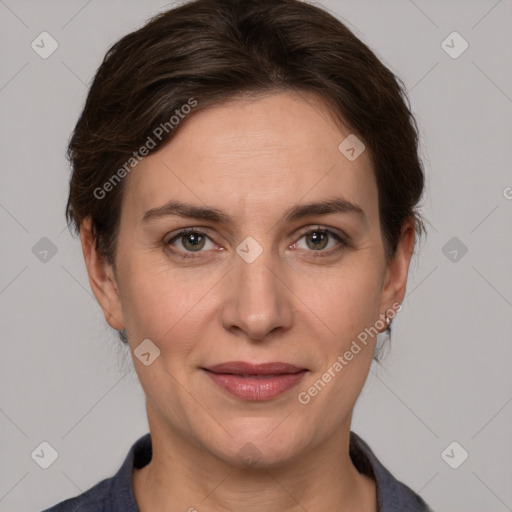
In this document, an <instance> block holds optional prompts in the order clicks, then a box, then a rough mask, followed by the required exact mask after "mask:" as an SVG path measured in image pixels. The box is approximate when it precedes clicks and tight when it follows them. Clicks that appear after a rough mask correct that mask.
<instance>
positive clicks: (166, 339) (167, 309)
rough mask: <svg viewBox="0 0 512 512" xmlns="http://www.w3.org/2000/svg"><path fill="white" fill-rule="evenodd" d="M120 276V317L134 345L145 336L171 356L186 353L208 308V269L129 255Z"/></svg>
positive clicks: (206, 314)
mask: <svg viewBox="0 0 512 512" xmlns="http://www.w3.org/2000/svg"><path fill="white" fill-rule="evenodd" d="M120 270H121V268H120ZM120 275H122V283H123V286H122V290H121V292H122V293H121V302H122V308H123V317H124V320H125V324H126V329H127V331H128V334H129V336H130V337H131V339H132V340H133V344H134V346H136V345H137V344H138V343H140V342H141V341H142V340H144V339H146V338H148V339H150V340H151V341H153V342H154V343H155V344H156V345H157V346H159V347H160V348H163V347H164V346H165V350H166V352H169V353H172V354H173V355H176V354H177V353H183V354H186V353H188V352H189V351H190V350H191V349H192V348H193V346H194V345H195V344H196V343H197V340H198V338H199V336H200V333H201V330H202V328H203V325H201V322H203V324H204V322H205V318H207V316H208V314H209V311H210V309H211V300H212V299H211V295H213V294H211V293H210V294H209V293H208V291H209V290H211V289H212V287H213V286H214V284H215V282H214V280H213V278H212V275H211V272H210V273H209V275H207V274H206V273H205V272H204V271H202V270H197V269H195V270H193V271H192V270H188V271H184V270H183V269H175V268H174V269H172V268H170V267H169V265H168V264H163V263H161V262H158V263H155V259H152V260H151V261H149V259H148V260H145V259H144V258H143V257H133V258H132V259H131V260H129V261H128V260H127V261H125V262H124V265H123V267H122V274H121V273H120Z"/></svg>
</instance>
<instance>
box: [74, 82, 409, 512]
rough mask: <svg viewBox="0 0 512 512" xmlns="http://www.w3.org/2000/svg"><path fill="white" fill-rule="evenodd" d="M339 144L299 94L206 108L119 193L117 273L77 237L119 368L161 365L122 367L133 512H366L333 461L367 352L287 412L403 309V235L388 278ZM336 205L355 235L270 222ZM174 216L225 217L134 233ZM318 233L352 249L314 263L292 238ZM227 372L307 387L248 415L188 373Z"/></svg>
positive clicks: (309, 249) (364, 188) (304, 222)
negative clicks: (137, 417) (136, 464)
mask: <svg viewBox="0 0 512 512" xmlns="http://www.w3.org/2000/svg"><path fill="white" fill-rule="evenodd" d="M350 133H351V132H350V130H349V129H348V128H346V127H342V126H340V125H339V123H336V122H335V121H334V120H333V119H332V117H331V116H330V115H329V112H328V110H327V107H326V106H325V105H324V104H323V103H322V102H321V100H319V99H317V98H316V97H314V96H313V95H310V94H301V95H300V96H298V95H296V94H295V93H292V92H280V93H273V94H267V95H260V96H257V97H253V98H249V99H247V98H246V99H243V98H239V99H237V100H233V101H230V102H228V103H224V104H222V105H217V106H213V107H210V108H208V109H206V110H203V111H199V112H197V113H195V114H194V115H191V116H190V117H189V119H187V120H186V122H185V123H184V124H183V126H182V130H181V131H180V132H179V133H178V134H177V136H176V137H175V138H174V139H173V140H172V141H171V142H170V143H169V144H167V145H166V146H165V147H163V148H162V149H161V150H159V151H158V152H156V153H154V154H152V155H149V156H148V157H146V158H145V159H144V160H143V161H142V162H141V163H140V164H139V165H138V166H137V167H136V168H135V169H134V171H132V173H131V174H130V175H129V176H128V177H127V178H126V183H125V186H126V188H125V191H124V194H125V195H124V198H123V205H122V211H121V224H120V231H119V237H118V241H117V243H118V246H117V247H118V250H117V257H116V261H115V269H114V268H112V267H111V266H110V265H108V264H107V263H106V262H105V260H103V259H102V258H101V257H100V256H99V255H98V253H97V252H96V251H95V249H94V244H93V241H94V239H93V236H92V234H91V229H90V222H89V220H86V221H85V222H84V224H83V226H82V230H81V240H82V246H83V253H84V258H85V261H86V265H87V270H88V274H89V278H90V283H91V287H92V290H93V292H94V294H95V296H96V298H97V300H98V302H99V304H100V306H101V308H102V310H103V312H104V314H105V318H106V319H107V321H108V322H109V324H110V325H111V326H112V327H113V328H115V329H122V328H126V330H127V333H128V337H129V343H130V348H131V350H132V354H133V350H135V348H136V347H137V346H138V345H139V344H140V343H141V342H142V340H144V339H150V340H151V341H152V342H153V343H154V344H155V345H156V346H157V347H158V348H159V350H160V356H159V357H157V358H156V359H155V360H154V362H153V363H151V364H150V365H149V366H145V365H144V364H142V363H141V361H139V359H138V358H137V357H133V364H134V367H135V370H136V372H137V374H138V377H139V380H140V383H141V386H142V388H143V390H144V392H145V395H146V408H147V414H148V422H149V427H150V432H151V437H152V443H153V458H152V460H151V462H150V463H149V464H148V465H147V466H145V467H144V468H143V469H140V470H135V471H134V473H133V483H134V493H135V497H136V501H137V503H138V505H139V508H140V510H141V511H142V512H149V511H152V512H159V511H162V512H163V511H166V512H169V511H171V512H173V511H186V510H194V508H195V509H196V510H197V511H199V512H201V511H204V510H211V511H213V510H215V511H224V510H239V509H240V505H242V509H243V510H244V511H246V512H253V511H258V512H259V511H261V510H265V511H266V512H283V511H299V510H301V511H303V510H304V509H305V510H308V511H309V512H315V511H322V510H337V511H341V512H345V511H347V512H348V511H356V510H357V511H360V510H365V511H372V510H373V511H377V499H376V486H375V482H374V481H373V479H370V478H368V477H366V476H363V475H362V474H360V473H359V472H358V471H357V469H356V468H355V466H354V465H353V464H352V461H351V459H350V457H349V451H348V448H349V433H350V423H351V418H352V411H353V408H354V405H355V403H356V400H357V398H358V396H359V394H360V392H361V390H362V387H363V385H364V382H365V380H366V378H367V376H368V372H369V368H370V364H371V360H372V356H373V353H374V348H375V341H376V337H374V338H373V339H372V338H370V339H369V342H368V344H367V346H366V347H363V349H362V350H361V351H360V352H359V353H358V354H357V355H355V356H354V358H353V359H352V361H350V363H349V364H348V365H347V366H346V367H344V369H343V370H342V372H340V373H339V374H337V375H336V377H334V378H332V380H331V381H330V382H329V383H328V384H327V385H326V386H325V388H324V389H323V390H322V391H321V392H320V393H318V395H317V396H315V397H314V398H312V400H311V402H310V403H309V404H307V405H304V404H301V403H300V402H299V401H298V394H299V392H301V391H307V390H308V388H309V387H310V386H312V384H313V383H314V382H315V381H317V380H318V379H319V378H321V376H322V374H323V373H325V371H326V370H327V368H329V367H330V366H332V364H333V363H334V362H335V361H336V359H337V357H338V356H339V355H342V354H344V353H345V352H346V351H347V350H348V349H349V347H350V344H351V342H352V340H354V339H356V338H357V335H358V334H359V333H361V332H362V331H363V330H364V329H365V328H368V327H370V326H374V325H375V323H376V321H377V320H378V319H379V318H381V317H380V315H381V314H383V313H385V312H386V311H387V310H389V309H390V308H392V306H393V304H396V303H401V301H402V299H403V297H404V294H405V287H406V281H407V273H408V268H409V263H410V259H411V255H412V251H413V247H414V228H413V223H412V221H411V222H407V223H406V224H405V225H404V229H403V231H402V236H401V240H400V243H399V245H398V248H397V252H396V254H395V257H394V258H393V259H392V260H391V261H390V262H388V261H386V258H385V253H384V246H383V239H382V233H381V230H380V220H379V212H378V194H377V185H376V181H375V178H374V175H373V171H372V162H371V159H370V154H369V151H364V152H363V153H362V154H361V155H360V156H359V157H358V158H357V159H356V160H355V161H353V162H351V161H349V160H348V159H347V158H346V157H345V156H344V155H343V154H342V153H341V152H340V151H339V150H338V146H339V144H340V143H341V141H342V140H344V138H345V137H346V136H347V135H349V134H350ZM333 197H343V198H344V199H346V200H348V201H350V202H352V203H356V204H357V205H359V206H360V207H361V209H362V210H363V211H364V214H365V216H366V221H364V220H362V219H361V218H360V217H358V216H357V215H355V214H353V213H334V214H329V215H319V214H315V215H309V216H308V217H305V218H302V219H299V220H297V221H294V222H288V221H286V220H285V219H284V212H285V211H286V210H287V209H288V208H290V207H292V206H295V205H297V204H303V203H306V202H312V201H321V200H325V199H328V198H333ZM171 199H174V200H180V201H186V202H190V203H192V204H195V205H198V206H203V207H205V206H206V205H207V206H208V207H215V208H218V209H220V210H223V211H224V212H225V213H226V214H228V215H230V216H232V218H233V224H232V225H224V224H218V223H215V222H213V221H205V220H198V219H193V218H182V217H178V216H167V217H163V218H158V219H153V220H151V221H149V222H146V223H144V222H143V221H142V217H143V215H144V213H145V212H146V211H148V210H150V209H152V208H155V207H159V206H162V205H164V204H165V203H167V202H168V201H169V200H171ZM318 226H320V227H321V228H323V229H330V230H331V231H333V232H334V233H336V234H340V235H343V233H345V234H346V235H347V236H348V238H349V245H347V246H340V245H339V244H340V242H339V241H338V240H337V239H336V238H334V237H332V236H330V237H329V238H328V239H327V241H326V242H325V243H324V245H322V244H319V245H320V248H319V249H317V248H315V247H318V245H317V246H315V245H314V244H313V243H312V240H313V241H314V236H313V237H312V236H311V235H308V236H305V235H304V231H306V230H308V229H315V228H318ZM187 227H193V228H197V230H198V231H200V232H201V233H204V234H205V235H206V236H207V238H206V239H205V241H204V245H201V244H200V248H199V252H197V250H196V252H194V246H193V245H192V244H190V243H188V244H187V240H190V239H187V237H185V238H182V237H179V238H178V239H175V240H174V242H173V245H170V244H169V245H168V246H167V247H166V245H165V244H166V242H169V240H171V239H172V238H173V237H174V236H175V235H176V234H177V233H178V231H179V230H180V229H183V228H187ZM317 231H318V230H317ZM248 236H251V237H253V238H254V239H255V240H256V241H257V242H258V243H259V245H260V246H261V247H262V249H263V252H262V254H261V255H260V256H259V257H258V258H257V259H256V260H255V261H254V262H252V263H247V262H246V261H245V260H244V259H242V258H241V257H240V256H239V255H238V254H237V253H236V248H237V246H238V245H239V244H240V243H241V242H242V241H243V240H244V239H245V238H246V237H248ZM308 241H309V245H308ZM317 243H318V242H317ZM184 244H185V245H184ZM336 247H341V250H340V251H337V252H332V250H331V249H333V248H336ZM171 248H174V249H175V251H176V252H175V253H173V252H172V250H171ZM329 250H331V253H330V254H329ZM322 253H323V254H324V256H320V254H322ZM179 254H182V255H183V254H189V255H190V254H192V255H196V256H197V255H199V257H197V258H196V259H185V258H183V257H180V256H179ZM315 256H316V258H315ZM380 330H383V329H380ZM233 360H243V361H248V362H251V363H260V362H269V361H282V362H288V363H291V364H294V365H296V366H298V367H301V368H307V369H308V373H307V374H306V375H305V376H304V378H303V379H302V381H301V382H300V383H299V385H298V386H296V387H294V388H292V389H290V390H288V391H286V392H285V393H284V394H282V395H280V396H278V397H276V398H274V399H271V400H267V401H261V402H247V401H243V400H241V399H238V398H235V397H233V396H231V395H229V394H227V393H226V392H225V391H224V390H222V389H220V388H219V387H218V386H216V384H214V383H213V382H212V381H211V379H210V378H209V377H208V376H207V374H206V373H205V372H204V371H203V370H201V369H200V368H201V367H205V366H211V365H213V364H217V363H221V362H226V361H233ZM248 442H250V443H252V444H253V445H254V446H256V447H257V450H258V453H259V459H258V460H257V462H256V463H255V464H254V465H252V466H247V465H245V464H244V463H243V461H241V460H240V458H239V455H238V453H239V451H240V450H241V449H242V447H243V446H244V445H245V444H246V443H248ZM192 507H194V508H192Z"/></svg>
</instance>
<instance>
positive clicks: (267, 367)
mask: <svg viewBox="0 0 512 512" xmlns="http://www.w3.org/2000/svg"><path fill="white" fill-rule="evenodd" d="M203 369H204V370H208V371H210V372H213V373H224V374H232V375H284V374H290V373H299V372H301V371H305V370H306V368H299V367H298V366H295V365H293V364H290V363H282V362H279V361H276V362H270V363H261V364H251V363H247V362H245V361H228V362H225V363H220V364H215V365H213V366H208V367H204V368H203Z"/></svg>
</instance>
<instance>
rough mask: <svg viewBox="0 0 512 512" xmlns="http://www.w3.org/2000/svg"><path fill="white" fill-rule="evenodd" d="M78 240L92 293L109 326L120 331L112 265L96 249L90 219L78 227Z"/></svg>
mask: <svg viewBox="0 0 512 512" xmlns="http://www.w3.org/2000/svg"><path fill="white" fill-rule="evenodd" d="M80 239H81V241H82V252H83V255H84V260H85V265H86V267H87V273H88V275H89V283H90V285H91V289H92V292H93V293H94V296H95V297H96V300H97V301H98V303H99V305H100V307H101V309H102V310H103V314H104V315H105V319H106V320H107V322H108V323H109V324H110V326H111V327H113V328H114V329H116V330H121V329H123V328H124V321H123V314H122V309H121V301H120V299H119V289H118V285H117V281H116V277H115V274H114V270H113V268H112V265H110V264H109V263H108V262H107V261H106V259H105V258H104V257H103V256H102V255H101V254H100V253H99V252H98V251H97V249H96V244H95V241H96V240H95V236H94V234H93V231H92V222H91V218H90V217H88V218H86V219H85V220H84V221H83V222H82V224H81V226H80Z"/></svg>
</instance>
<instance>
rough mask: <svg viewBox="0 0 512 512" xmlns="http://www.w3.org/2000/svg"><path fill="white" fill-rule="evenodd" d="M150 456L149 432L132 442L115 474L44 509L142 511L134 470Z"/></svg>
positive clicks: (55, 511)
mask: <svg viewBox="0 0 512 512" xmlns="http://www.w3.org/2000/svg"><path fill="white" fill-rule="evenodd" d="M151 456H152V450H151V437H150V434H149V433H148V434H145V435H144V436H142V437H140V438H139V439H138V440H137V441H136V442H135V443H134V444H133V445H132V447H131V448H130V451H129V452H128V455H127V456H126V458H125V460H124V462H123V464H122V466H121V467H120V468H119V470H118V472H117V473H116V474H115V475H114V476H112V477H110V478H105V479H104V480H101V481H100V482H98V483H97V484H96V485H94V486H93V487H91V488H90V489H88V490H87V491H85V492H83V493H82V494H80V495H78V496H75V497H73V498H69V499H66V500H64V501H61V502H60V503H57V504H56V505H54V506H52V507H50V508H48V509H46V510H44V511H43V512H139V510H138V508H137V505H136V502H135V497H134V494H133V483H132V472H133V468H134V467H137V468H139V467H143V466H144V465H146V464H147V463H148V462H149V460H150V459H151Z"/></svg>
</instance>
